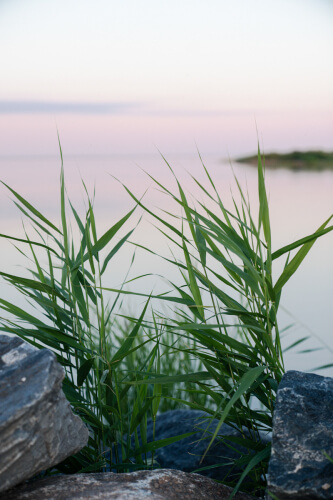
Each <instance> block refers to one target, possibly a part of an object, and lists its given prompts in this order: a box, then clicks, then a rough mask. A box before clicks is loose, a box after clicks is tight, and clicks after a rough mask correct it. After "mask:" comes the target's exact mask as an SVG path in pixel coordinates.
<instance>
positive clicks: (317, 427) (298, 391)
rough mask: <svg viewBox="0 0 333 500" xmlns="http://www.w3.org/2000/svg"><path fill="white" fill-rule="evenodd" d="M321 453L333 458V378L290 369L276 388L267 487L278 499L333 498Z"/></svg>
mask: <svg viewBox="0 0 333 500" xmlns="http://www.w3.org/2000/svg"><path fill="white" fill-rule="evenodd" d="M323 452H326V453H327V454H328V455H329V456H331V457H333V379H332V378H324V377H321V376H319V375H313V374H310V373H300V372H296V371H289V372H287V373H286V374H285V375H284V376H283V378H282V380H281V383H280V385H279V388H278V392H277V398H276V404H275V411H274V418H273V437H272V455H271V459H270V462H269V468H268V485H267V490H268V491H270V492H272V493H273V494H274V495H275V496H276V497H277V498H278V499H279V500H286V499H302V500H316V499H333V463H331V462H330V461H329V460H328V459H327V458H326V457H325V455H324V453H323ZM266 498H267V499H268V498H269V499H270V498H271V496H270V495H269V494H268V493H267V496H266Z"/></svg>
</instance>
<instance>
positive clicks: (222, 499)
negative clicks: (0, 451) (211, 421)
mask: <svg viewBox="0 0 333 500" xmlns="http://www.w3.org/2000/svg"><path fill="white" fill-rule="evenodd" d="M231 492H232V488H229V487H228V486H224V485H223V484H219V483H216V482H215V481H212V480H211V479H208V478H205V477H202V476H199V475H198V474H186V473H185V472H181V471H176V470H174V471H171V470H154V471H147V470H146V471H138V472H132V473H131V474H113V473H112V472H106V473H99V474H98V473H95V474H75V475H70V476H56V477H50V478H46V479H40V480H37V481H34V482H31V483H29V484H22V485H20V486H17V487H16V488H13V489H12V490H9V491H6V492H5V493H3V494H1V493H0V500H45V499H48V500H74V499H75V500H88V499H94V500H109V499H114V500H146V499H147V498H149V499H150V500H228V498H229V496H230V494H231ZM234 498H235V500H251V498H253V497H250V496H248V495H246V494H244V493H237V494H236V495H235V496H234Z"/></svg>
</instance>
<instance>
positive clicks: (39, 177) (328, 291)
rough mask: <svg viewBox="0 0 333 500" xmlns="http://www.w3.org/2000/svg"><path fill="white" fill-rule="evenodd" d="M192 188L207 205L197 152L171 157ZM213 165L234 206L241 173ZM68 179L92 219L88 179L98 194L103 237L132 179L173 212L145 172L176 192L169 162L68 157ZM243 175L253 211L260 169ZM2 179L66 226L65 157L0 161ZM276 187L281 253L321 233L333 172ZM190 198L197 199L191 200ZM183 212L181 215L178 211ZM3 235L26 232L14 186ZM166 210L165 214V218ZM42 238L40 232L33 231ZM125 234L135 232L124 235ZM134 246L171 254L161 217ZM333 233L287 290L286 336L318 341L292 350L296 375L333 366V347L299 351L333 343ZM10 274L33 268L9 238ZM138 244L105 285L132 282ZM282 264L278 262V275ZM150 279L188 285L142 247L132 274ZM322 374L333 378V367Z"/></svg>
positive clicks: (150, 201)
mask: <svg viewBox="0 0 333 500" xmlns="http://www.w3.org/2000/svg"><path fill="white" fill-rule="evenodd" d="M167 159H168V161H169V163H170V165H172V167H173V168H174V170H175V172H176V174H177V176H178V178H179V179H180V180H181V181H182V182H183V186H184V187H185V188H186V189H187V190H188V192H191V193H192V194H193V195H194V196H195V197H198V199H199V200H201V199H202V195H201V193H200V192H199V189H198V188H197V187H196V186H195V184H194V183H193V182H192V181H191V178H190V176H189V175H188V173H187V171H188V172H190V173H191V174H192V175H194V176H195V177H196V178H197V179H198V180H199V181H200V182H201V183H202V184H203V185H204V186H206V187H208V183H207V180H206V178H205V175H204V172H203V169H202V167H201V164H200V161H199V159H198V157H197V156H195V155H193V156H188V155H187V156H168V157H167ZM204 161H205V164H206V166H207V167H208V169H209V171H210V173H211V175H212V176H213V178H214V181H215V183H216V186H217V187H218V189H219V192H220V195H221V197H222V199H223V200H224V201H225V204H226V205H227V206H231V195H230V187H232V188H233V189H234V191H235V192H236V188H235V184H234V182H233V173H232V171H231V169H230V166H229V164H228V162H223V161H221V159H219V158H217V157H216V156H209V155H208V156H207V155H206V156H205V157H204ZM64 165H65V176H66V184H67V190H68V194H69V196H70V198H71V201H72V202H73V204H74V205H75V207H76V208H77V209H78V210H79V211H80V213H81V214H83V213H84V189H83V186H82V183H81V178H82V179H83V180H84V181H85V183H86V186H87V188H88V190H89V192H90V193H91V194H92V193H93V190H94V186H95V189H96V200H95V212H96V219H97V224H98V231H99V235H101V234H102V233H103V232H104V231H105V230H106V229H107V228H108V227H110V226H111V225H113V224H114V223H115V222H116V221H117V220H118V219H119V218H120V217H121V216H123V215H124V214H125V213H126V212H127V211H128V210H129V209H130V208H131V207H132V206H133V205H134V202H133V201H132V200H131V199H130V197H129V195H128V194H127V193H126V192H125V190H124V189H123V187H122V186H121V184H120V183H119V182H117V181H116V180H115V179H114V178H113V177H112V176H114V177H116V178H117V179H119V180H120V181H121V182H123V183H125V184H126V185H127V186H128V187H129V188H130V189H132V190H133V191H134V193H135V194H136V195H137V196H141V195H143V194H144V192H145V191H146V189H147V188H149V189H148V191H147V193H146V194H145V197H144V200H145V203H146V205H147V206H149V207H150V208H154V207H157V206H158V207H161V208H163V209H165V210H168V209H170V201H169V200H168V198H167V197H166V196H164V195H162V194H161V193H160V192H158V191H157V190H156V189H155V187H154V183H153V182H152V181H151V179H150V178H149V177H147V175H146V174H145V172H144V171H143V170H146V171H148V172H149V173H150V174H151V175H152V176H154V177H156V178H157V179H158V180H159V181H160V182H161V183H162V184H163V185H165V186H166V187H168V188H170V189H173V188H175V181H174V179H173V177H172V174H171V172H170V171H169V169H168V168H167V167H166V165H165V163H164V162H163V160H162V159H161V157H160V156H159V155H158V154H156V155H154V156H153V155H152V156H140V155H138V156H118V157H117V156H110V157H79V156H78V157H65V163H64ZM234 171H235V173H236V175H237V177H238V178H239V180H240V181H241V184H242V186H243V187H244V188H245V189H246V187H247V189H248V192H249V195H250V199H251V200H252V202H251V205H252V207H253V210H254V211H255V210H256V209H257V203H256V189H257V185H256V181H257V174H256V169H255V168H253V167H247V166H240V165H234ZM0 173H1V175H0V179H1V180H3V181H4V182H6V183H7V184H9V185H10V186H11V187H12V188H13V189H15V190H16V191H18V192H19V193H20V194H22V195H23V196H24V197H25V198H26V199H28V200H29V201H30V202H31V203H32V204H33V205H34V206H36V208H38V209H39V210H40V211H41V212H42V213H43V214H45V215H46V216H47V217H48V218H49V219H50V220H51V221H52V222H54V223H55V224H56V225H59V223H60V220H59V213H60V212H59V206H60V201H59V173H60V160H59V158H58V157H44V158H43V157H35V158H33V157H29V158H0ZM266 178H267V188H268V192H269V204H270V213H271V221H272V238H273V248H274V249H277V248H280V247H281V246H283V245H286V244H288V243H290V242H292V241H294V240H296V239H298V238H301V237H303V236H305V235H307V234H310V233H312V232H313V231H315V230H316V229H317V228H318V227H319V226H320V225H321V224H322V222H323V221H324V220H326V219H327V218H328V217H329V215H330V214H331V213H332V212H333V201H332V200H333V196H332V194H333V172H321V173H317V172H302V173H293V172H290V171H287V170H276V171H268V172H267V176H266ZM189 196H190V195H189ZM178 213H179V211H178ZM0 214H1V230H0V232H1V233H5V234H11V235H13V236H23V235H24V233H23V229H22V224H21V217H20V214H19V212H18V210H17V209H16V207H15V206H14V204H13V203H12V201H11V200H10V196H9V193H8V191H7V190H6V188H4V187H3V186H2V187H1V196H0ZM161 214H162V212H161ZM139 215H140V214H139V212H138V213H137V216H134V217H133V219H132V223H129V224H128V226H127V228H132V227H134V226H135V223H136V221H137V219H138V216H139ZM29 234H30V235H31V237H33V233H32V231H30V232H29ZM123 234H125V233H123ZM132 240H133V241H135V242H138V243H140V244H142V245H146V246H149V248H151V249H153V250H154V251H156V252H157V253H160V254H163V255H166V256H170V251H169V249H168V245H167V243H166V241H165V239H164V238H162V237H161V235H160V234H159V233H158V231H157V230H156V229H155V228H154V227H153V225H152V221H151V219H149V217H148V216H144V219H143V221H142V223H141V224H140V225H139V227H138V228H137V229H136V231H135V232H134V235H133V237H132ZM332 250H333V234H329V235H326V236H324V237H323V238H322V239H321V240H319V241H318V242H317V243H316V244H315V245H314V247H313V248H312V249H311V251H310V253H309V254H308V256H307V258H306V260H305V261H304V262H303V265H302V266H301V267H300V268H299V269H298V271H297V273H296V275H295V276H294V277H293V278H292V279H291V280H290V282H289V283H288V284H287V285H286V287H285V289H284V294H283V296H282V300H281V306H282V307H281V312H280V328H281V327H286V326H288V325H290V324H294V326H293V327H292V328H290V329H289V330H288V331H287V332H286V334H285V340H284V344H285V345H288V344H290V343H292V342H293V341H295V340H297V338H299V337H304V336H308V335H310V336H311V339H310V340H308V341H307V343H306V344H304V345H303V347H301V348H300V347H298V348H296V349H293V350H291V351H288V353H287V354H286V358H285V359H286V365H287V368H288V369H300V370H312V369H313V368H315V367H316V366H318V365H323V364H326V363H333V354H332V353H330V352H329V350H328V349H327V348H324V349H323V350H318V351H315V352H313V353H311V354H304V353H303V354H299V353H298V351H300V350H301V349H309V348H319V347H322V346H323V344H322V342H324V343H326V344H327V345H328V346H330V344H331V343H332V342H331V338H332V334H333V331H332V320H331V309H332V303H333V300H332V299H333V280H332V277H333V259H332ZM0 252H1V253H0V255H1V268H0V269H1V270H3V271H5V272H13V273H18V272H24V271H23V270H22V269H19V270H18V268H17V266H18V265H23V266H24V265H25V261H24V259H23V258H22V257H21V255H20V254H19V253H18V252H17V251H16V250H15V249H14V248H13V246H12V245H11V244H10V243H9V242H8V241H5V240H3V239H1V240H0ZM132 252H133V246H131V245H128V246H127V248H126V249H125V250H124V251H123V252H122V253H121V255H120V256H119V257H118V259H116V260H115V261H114V263H112V265H111V266H110V269H109V272H108V275H107V276H106V278H105V282H104V285H105V286H110V287H117V286H118V285H120V283H121V282H122V280H123V278H124V275H125V273H126V271H127V269H128V266H129V263H130V260H131V256H132ZM280 271H281V267H280V266H279V265H277V270H276V277H278V274H279V272H280ZM145 273H158V274H162V275H167V276H168V278H169V279H172V280H178V276H177V275H176V274H175V271H174V270H173V269H172V268H170V266H168V265H167V264H166V263H164V262H163V261H162V260H161V259H158V258H154V257H152V256H151V255H147V254H146V253H145V252H143V251H138V252H137V254H136V258H135V261H134V265H133V268H132V270H131V273H130V277H134V276H137V275H142V274H145ZM165 287H166V285H165V283H164V282H162V281H161V280H159V279H158V278H156V277H147V278H144V279H142V280H141V281H140V283H136V282H134V283H133V284H131V285H129V289H132V290H139V289H140V290H141V291H144V292H147V293H149V292H150V291H151V289H152V288H154V291H156V292H158V291H162V290H164V289H165ZM0 294H1V296H5V297H6V298H7V299H11V300H15V301H17V302H18V303H19V302H20V301H21V302H20V305H21V306H22V304H23V303H22V299H21V298H18V297H17V296H16V295H15V293H14V291H13V290H12V289H11V288H10V287H9V286H8V285H6V284H4V283H3V282H1V283H0ZM137 306H138V303H135V301H134V302H133V301H132V302H131V303H128V306H127V307H128V309H129V310H133V309H135V308H136V307H137ZM318 373H321V374H325V375H330V376H333V369H332V368H330V369H326V370H324V371H320V372H318Z"/></svg>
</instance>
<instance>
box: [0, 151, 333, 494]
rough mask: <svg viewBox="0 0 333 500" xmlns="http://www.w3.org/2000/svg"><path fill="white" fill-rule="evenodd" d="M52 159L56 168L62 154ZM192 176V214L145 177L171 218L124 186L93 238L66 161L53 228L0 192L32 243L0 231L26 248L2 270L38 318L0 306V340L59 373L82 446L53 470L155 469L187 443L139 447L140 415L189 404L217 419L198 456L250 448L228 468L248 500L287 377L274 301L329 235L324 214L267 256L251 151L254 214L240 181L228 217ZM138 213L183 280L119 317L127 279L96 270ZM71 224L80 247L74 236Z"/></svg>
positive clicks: (143, 422) (263, 465)
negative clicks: (58, 367)
mask: <svg viewBox="0 0 333 500" xmlns="http://www.w3.org/2000/svg"><path fill="white" fill-rule="evenodd" d="M60 153H61V161H62V152H61V147H60ZM166 163H167V162H166ZM167 165H168V164H167ZM168 168H169V169H170V171H171V172H172V174H173V175H174V173H173V171H172V168H171V166H170V165H168ZM203 168H204V172H205V174H206V176H207V180H208V183H209V186H210V188H209V189H206V188H204V187H203V186H202V185H201V183H200V182H199V181H197V180H196V179H194V181H195V182H196V184H197V185H198V186H199V188H200V189H201V191H202V194H203V196H204V197H206V200H207V203H204V202H199V201H197V202H196V206H198V207H199V209H197V208H195V207H194V206H192V205H191V204H190V203H189V202H188V200H187V197H186V195H185V192H184V190H183V188H182V186H181V185H180V183H179V182H178V180H177V179H176V177H175V180H176V184H177V193H176V194H174V193H173V192H171V191H170V190H168V189H167V188H166V187H164V186H163V185H162V184H161V183H159V182H158V180H156V179H153V178H152V179H153V180H154V182H155V183H156V184H157V186H158V187H159V189H161V190H162V191H163V192H165V193H166V194H167V195H168V196H169V197H170V198H171V199H172V200H173V202H174V203H175V204H176V207H178V208H175V210H174V211H173V212H171V213H169V214H168V216H170V217H171V218H172V223H170V222H168V221H167V216H165V217H160V216H158V215H157V214H156V213H154V212H153V211H151V210H149V209H148V208H147V207H146V206H145V205H144V204H143V202H142V201H141V200H140V199H139V198H138V197H136V196H135V194H133V193H132V192H130V191H129V190H128V189H127V188H126V190H127V192H128V193H129V195H130V196H131V197H132V199H133V200H134V201H135V206H134V208H133V209H132V210H130V211H129V212H128V213H127V214H126V215H125V216H124V217H123V218H121V219H120V220H119V221H117V222H116V223H115V224H113V225H112V226H111V227H110V228H109V229H108V230H107V231H106V232H105V233H104V234H103V235H102V236H98V229H97V222H96V221H95V215H94V208H93V200H92V199H90V197H89V196H88V191H87V189H86V187H85V185H84V184H83V187H84V189H85V191H86V194H87V203H88V205H87V210H86V213H85V217H84V218H80V217H79V214H78V212H77V211H76V210H75V208H74V207H73V205H72V204H71V202H70V200H68V201H67V202H66V190H65V181H64V172H63V166H62V167H61V176H60V194H61V196H60V197H61V214H60V215H61V217H60V220H61V223H60V226H59V227H57V226H56V225H54V224H53V223H51V222H50V221H49V220H48V219H47V218H46V217H45V216H43V215H42V214H41V213H40V212H39V211H38V210H37V209H36V208H35V207H34V206H33V205H32V204H30V203H29V202H27V201H26V200H25V199H24V198H23V197H22V196H20V195H19V194H18V193H17V192H16V191H14V190H13V189H12V188H11V187H9V186H7V188H8V189H9V190H10V192H11V193H12V195H13V196H14V200H15V203H16V205H17V207H18V208H19V210H20V211H21V213H22V214H23V215H24V216H25V218H26V219H27V220H28V221H29V222H30V223H31V225H32V227H33V229H34V231H35V233H36V235H37V236H36V237H35V238H34V239H31V238H30V236H29V235H28V233H27V232H25V236H24V237H23V238H16V237H11V236H8V235H1V236H2V237H3V238H7V239H9V240H10V241H12V242H15V245H17V244H20V245H21V247H20V248H19V247H17V248H18V250H19V251H20V252H21V253H25V252H24V251H23V250H22V249H21V248H22V245H23V247H27V248H28V249H29V251H30V256H31V259H32V262H33V264H34V267H33V268H32V269H30V277H29V278H26V277H22V276H17V275H11V274H8V273H5V272H0V275H1V276H2V278H3V279H4V280H5V281H6V282H7V283H9V284H11V285H12V286H13V287H15V288H16V289H17V291H18V292H19V293H21V294H23V295H24V296H25V298H26V300H27V302H29V303H30V304H33V306H34V307H35V309H36V310H37V311H38V314H37V316H36V317H35V316H34V315H33V314H30V313H28V312H27V311H25V310H24V309H22V308H19V307H17V306H15V304H13V303H10V302H9V301H7V300H5V299H4V298H3V299H0V306H1V309H2V311H3V316H2V318H1V331H6V332H11V333H13V334H16V335H19V336H20V337H22V338H23V339H25V340H27V341H28V342H30V343H31V344H33V345H35V346H36V347H38V348H43V347H48V348H50V349H51V350H52V351H53V352H54V353H55V354H56V356H57V359H58V361H59V362H60V363H61V364H62V366H63V367H64V369H65V373H66V377H65V380H64V385H63V387H64V392H65V394H66V397H67V398H68V400H69V401H70V403H71V405H72V407H73V408H74V411H75V412H76V413H77V414H79V415H80V416H81V417H82V419H83V420H84V422H85V423H86V424H87V426H88V428H89V431H90V437H89V444H88V446H87V447H86V448H84V449H83V450H82V451H81V452H80V453H78V454H77V455H75V456H74V457H70V458H69V459H67V460H66V461H65V462H64V463H62V464H60V465H59V466H58V468H59V469H60V470H62V471H63V472H68V473H72V472H78V471H81V472H83V471H101V470H105V469H106V467H110V468H111V469H116V470H118V471H120V472H121V471H130V470H134V469H137V468H148V467H155V466H157V464H156V463H155V462H154V451H155V450H156V449H158V448H159V447H162V446H166V445H168V444H170V443H172V442H174V441H176V440H178V439H181V438H182V437H184V436H175V437H173V438H170V439H168V440H163V441H153V442H147V419H148V418H149V417H152V418H153V422H155V420H156V415H157V413H158V411H165V410H167V409H170V408H175V407H177V406H178V405H186V406H187V407H190V408H194V409H201V410H204V411H206V412H207V415H208V416H210V418H218V419H219V425H218V427H217V429H216V430H215V431H214V432H210V431H209V429H208V431H207V433H206V436H205V437H206V438H207V451H206V453H207V452H208V451H209V448H210V446H211V445H212V443H213V441H214V440H215V439H224V440H225V441H226V444H227V445H228V446H231V447H234V446H236V445H239V444H241V445H242V446H243V447H245V448H246V449H247V452H246V453H245V454H244V453H243V454H241V453H240V455H239V459H238V460H236V461H235V464H233V466H237V465H238V466H240V467H241V469H242V470H243V473H238V474H236V473H235V476H234V480H233V481H230V478H229V482H230V484H232V485H233V486H234V487H235V489H234V493H233V494H235V493H236V491H237V490H238V489H239V487H240V486H241V485H242V488H247V489H249V490H250V491H252V492H257V494H260V492H262V491H263V490H264V487H265V474H266V471H267V464H268V460H269V456H270V444H269V442H267V440H265V434H267V433H269V432H270V431H271V429H272V415H273V412H274V402H275V396H276V391H277V387H278V384H279V382H280V380H281V377H282V375H283V372H284V364H283V353H282V349H281V342H280V331H279V327H278V321H277V313H278V309H279V303H280V298H281V293H282V290H283V287H284V285H285V284H286V283H287V282H288V280H289V279H290V278H291V277H292V276H293V274H294V273H295V272H296V270H297V268H298V267H299V265H300V264H301V263H302V261H303V259H304V258H305V256H306V255H307V253H308V252H309V250H310V249H311V247H312V245H313V244H314V242H315V241H316V240H317V239H318V238H319V237H320V236H322V235H324V234H325V233H327V232H329V231H331V230H332V226H329V227H328V224H329V221H330V220H331V218H332V216H331V217H330V218H329V219H328V220H327V221H326V222H325V223H324V224H322V225H321V226H320V228H319V229H318V230H317V231H316V232H315V233H313V234H311V235H309V236H307V237H305V238H302V239H300V240H298V241H296V242H294V243H292V244H290V245H287V246H285V247H283V248H280V249H278V250H275V251H273V249H272V243H271V242H272V238H271V226H270V217H269V207H268V201H267V194H266V188H265V179H264V168H263V165H262V159H261V155H260V151H259V150H258V197H259V213H258V215H257V217H256V219H255V217H254V214H253V211H252V209H251V206H250V201H249V200H248V199H247V197H246V196H245V195H244V193H243V191H242V189H241V187H240V185H239V183H238V181H237V179H236V186H237V189H238V195H239V198H240V201H238V202H236V199H235V198H234V199H233V210H232V211H231V210H229V209H227V208H226V206H225V205H224V203H223V200H222V196H221V194H220V192H219V190H218V189H217V187H216V186H215V184H214V182H213V180H212V178H211V176H210V174H209V172H208V170H207V169H206V167H205V166H204V164H203ZM212 204H213V206H214V208H213V209H212V208H209V207H211V205H212ZM139 207H141V209H144V211H146V212H147V213H148V214H150V216H151V217H153V218H154V219H155V220H157V221H158V224H160V231H161V232H162V233H163V237H164V238H166V241H167V242H168V243H169V244H171V245H174V246H175V248H176V250H177V251H178V252H179V251H180V250H181V252H182V255H183V257H182V258H181V259H180V258H179V259H178V258H176V257H175V258H173V259H172V258H171V259H170V258H167V257H162V258H164V259H166V260H167V261H168V262H169V263H170V264H171V265H173V266H175V267H176V268H177V269H178V270H179V271H180V274H181V276H182V280H183V282H182V284H180V285H177V284H174V283H170V289H169V290H168V291H167V292H166V293H163V294H159V295H152V294H150V293H149V292H147V291H145V290H144V291H143V292H142V293H136V294H135V295H138V296H141V297H143V298H145V300H146V303H145V305H144V307H143V309H142V312H141V314H140V316H139V317H138V318H137V317H130V316H129V315H128V314H127V315H126V314H123V313H122V311H123V309H122V308H121V306H122V303H123V302H124V301H125V299H126V298H127V297H129V298H131V297H132V296H133V295H134V294H133V292H130V291H127V290H126V285H125V284H126V279H127V278H125V279H124V284H123V286H122V287H120V288H118V289H116V288H112V289H111V288H106V287H104V286H103V275H104V273H106V272H107V269H108V268H109V266H110V265H111V263H112V261H113V258H114V257H115V256H116V254H117V253H118V252H121V251H122V248H123V246H124V245H125V244H128V243H129V241H130V238H131V237H132V235H133V231H134V229H135V225H134V227H133V226H132V227H131V228H130V229H127V230H126V231H125V235H124V236H121V237H120V239H119V234H120V232H121V230H123V229H124V228H125V227H126V226H127V225H128V224H129V223H130V222H131V220H132V215H133V213H134V211H135V210H137V209H138V208H139ZM68 209H69V212H70V214H71V215H69V213H68ZM179 209H180V211H179ZM177 222H178V225H177ZM72 226H75V230H76V231H78V233H79V234H80V237H79V239H77V238H74V237H73V234H74V229H72ZM36 240H37V241H36ZM139 246H140V245H136V247H139ZM143 248H144V247H143ZM145 250H146V251H148V252H152V250H151V249H148V248H145ZM43 252H44V253H43ZM282 257H283V258H285V263H284V268H283V271H282V273H281V274H280V276H279V278H278V279H277V280H275V281H274V280H273V266H274V263H275V260H277V259H280V258H282ZM156 299H158V303H157V305H156V307H155V310H152V309H151V304H152V302H154V301H155V300H156ZM161 302H162V303H163V302H164V303H166V304H168V305H169V310H170V313H168V314H166V313H165V312H158V308H159V305H158V304H160V303H161ZM127 309H128V308H127ZM4 314H7V316H4ZM223 422H226V423H228V424H229V425H231V426H232V427H234V428H237V429H238V430H239V431H240V437H239V438H229V439H228V440H227V439H226V438H221V436H219V435H218V432H219V430H220V428H221V425H222V423H223ZM138 429H140V435H141V442H140V440H139V435H138ZM131 435H134V441H135V444H134V445H133V442H131V439H130V436H131ZM109 449H110V450H111V455H110V458H109V459H108V460H106V451H107V450H109ZM148 453H151V456H150V458H148ZM222 461H223V459H222ZM245 478H246V479H247V483H246V485H245V483H243V481H244V479H245ZM242 483H243V484H242Z"/></svg>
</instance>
